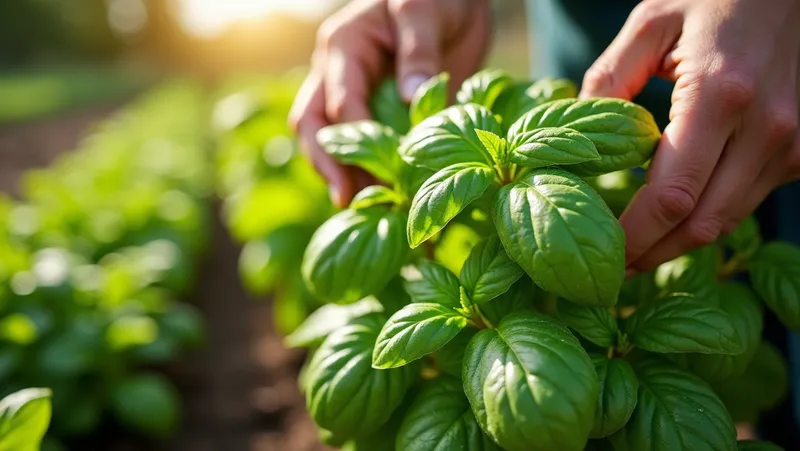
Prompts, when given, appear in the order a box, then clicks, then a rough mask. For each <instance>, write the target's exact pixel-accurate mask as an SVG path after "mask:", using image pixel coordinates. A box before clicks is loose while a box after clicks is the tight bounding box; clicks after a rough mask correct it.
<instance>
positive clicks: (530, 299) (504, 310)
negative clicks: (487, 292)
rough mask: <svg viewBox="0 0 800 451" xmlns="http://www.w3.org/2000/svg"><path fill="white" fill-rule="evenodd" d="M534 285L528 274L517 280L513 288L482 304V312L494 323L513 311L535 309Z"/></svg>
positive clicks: (497, 322)
mask: <svg viewBox="0 0 800 451" xmlns="http://www.w3.org/2000/svg"><path fill="white" fill-rule="evenodd" d="M534 288H535V287H534V285H533V282H532V281H531V279H530V278H529V277H527V276H525V277H521V278H520V279H519V280H517V281H516V282H515V283H514V285H512V286H511V288H509V289H508V291H506V292H505V293H503V294H501V295H500V296H498V297H496V298H495V299H492V300H491V301H489V302H487V303H485V304H481V306H480V307H479V309H480V312H481V314H482V315H483V316H484V317H485V318H486V319H487V320H489V321H490V322H491V323H492V324H499V323H500V321H501V320H502V319H503V318H505V317H506V316H508V315H510V314H511V313H513V312H518V311H521V310H533V305H534V291H535V290H534Z"/></svg>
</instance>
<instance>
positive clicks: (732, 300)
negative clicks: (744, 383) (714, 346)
mask: <svg viewBox="0 0 800 451" xmlns="http://www.w3.org/2000/svg"><path fill="white" fill-rule="evenodd" d="M720 299H722V302H720V305H719V308H720V310H722V311H724V312H725V313H727V314H728V317H729V318H730V320H731V324H733V328H734V329H735V330H736V332H737V333H738V334H739V337H740V339H741V342H742V347H743V348H744V351H743V352H742V353H741V354H738V355H722V354H710V355H709V354H688V355H686V356H685V358H686V365H687V369H689V370H690V371H692V372H693V373H694V374H696V375H698V376H700V377H702V378H703V379H704V380H706V381H709V382H714V381H721V380H725V379H729V378H731V377H735V376H739V375H741V374H742V373H744V371H745V370H746V369H747V366H748V365H749V364H750V362H751V361H752V360H753V356H754V355H755V353H756V351H758V346H759V343H761V331H762V329H763V327H764V312H763V310H762V308H761V303H760V302H759V301H758V298H757V297H756V296H755V293H753V292H752V291H751V290H750V288H748V287H747V285H745V284H743V283H739V282H727V283H725V284H724V285H722V287H721V291H720Z"/></svg>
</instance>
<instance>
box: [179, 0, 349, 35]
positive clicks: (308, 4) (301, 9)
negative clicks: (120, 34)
mask: <svg viewBox="0 0 800 451" xmlns="http://www.w3.org/2000/svg"><path fill="white" fill-rule="evenodd" d="M338 3H342V2H341V1H340V0H339V1H337V0H178V5H177V6H178V18H179V20H180V23H181V26H182V27H183V29H184V30H186V31H187V32H188V33H190V34H192V35H195V36H197V37H202V38H214V37H217V36H219V35H220V34H222V33H223V32H225V30H226V29H227V28H228V27H230V26H233V25H235V24H237V23H242V22H248V21H254V20H259V19H263V18H264V17H266V16H268V15H269V14H272V13H285V14H291V15H294V16H298V17H300V18H303V19H309V20H313V19H319V18H321V17H324V16H325V15H327V14H328V13H330V10H331V8H332V7H333V6H334V5H335V4H338Z"/></svg>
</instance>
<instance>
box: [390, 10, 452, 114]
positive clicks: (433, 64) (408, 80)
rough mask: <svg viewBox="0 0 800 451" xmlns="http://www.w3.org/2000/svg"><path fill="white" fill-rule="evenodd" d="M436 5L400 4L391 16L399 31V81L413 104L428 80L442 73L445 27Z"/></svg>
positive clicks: (405, 95)
mask: <svg viewBox="0 0 800 451" xmlns="http://www.w3.org/2000/svg"><path fill="white" fill-rule="evenodd" d="M435 5H436V4H435V2H429V1H415V0H396V1H393V2H391V3H390V12H391V14H392V16H393V17H394V21H395V26H396V28H397V80H398V84H399V86H400V95H401V96H402V97H403V99H405V100H406V101H407V102H410V101H411V98H412V97H414V93H415V92H416V91H417V88H419V86H420V85H421V84H422V83H424V82H425V80H427V79H429V78H431V77H433V76H434V75H436V74H438V73H439V72H441V69H442V67H441V66H442V63H441V60H442V55H441V39H440V35H441V23H440V18H439V14H438V11H437V9H436V6H435Z"/></svg>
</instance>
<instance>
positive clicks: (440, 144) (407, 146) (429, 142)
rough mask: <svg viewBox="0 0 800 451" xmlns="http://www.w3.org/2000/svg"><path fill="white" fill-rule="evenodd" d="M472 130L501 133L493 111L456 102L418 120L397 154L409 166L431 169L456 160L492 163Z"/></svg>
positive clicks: (439, 167) (451, 163) (442, 166)
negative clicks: (420, 120) (422, 119)
mask: <svg viewBox="0 0 800 451" xmlns="http://www.w3.org/2000/svg"><path fill="white" fill-rule="evenodd" d="M475 130H485V131H488V132H492V133H494V134H496V135H499V134H500V125H499V124H498V123H497V120H496V119H495V118H494V116H493V115H492V112H491V111H489V110H487V109H486V108H484V107H482V106H479V105H473V104H468V105H455V106H451V107H449V108H446V109H444V110H442V111H440V112H439V113H437V114H435V115H433V116H431V117H429V118H427V119H425V120H424V121H422V122H420V123H419V125H417V126H416V127H414V129H413V130H411V132H410V133H409V134H408V135H407V136H406V138H405V139H404V140H403V142H402V144H401V145H400V149H399V152H400V156H401V157H402V158H403V160H405V162H406V163H408V164H410V165H412V166H423V167H426V168H429V169H433V170H436V171H438V170H440V169H444V168H446V167H448V166H450V165H453V164H456V163H470V162H471V163H483V164H486V165H487V166H491V165H492V164H493V161H492V156H491V155H490V154H489V152H488V151H487V150H486V148H485V147H483V144H482V143H481V141H480V139H478V135H477V134H476V133H475Z"/></svg>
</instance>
